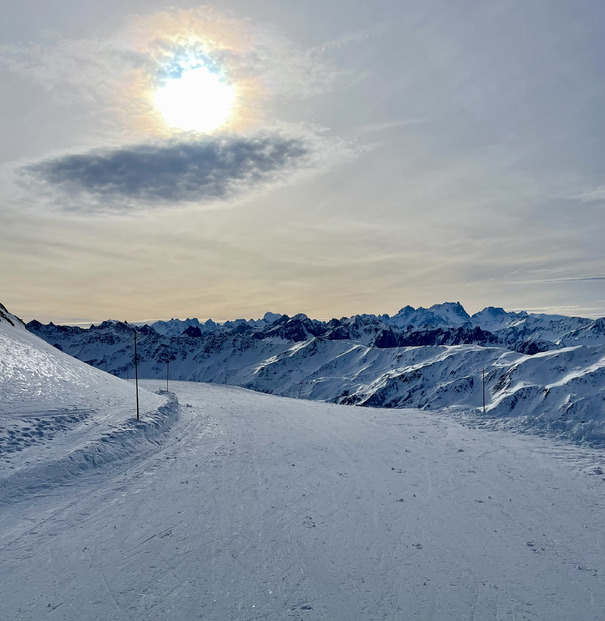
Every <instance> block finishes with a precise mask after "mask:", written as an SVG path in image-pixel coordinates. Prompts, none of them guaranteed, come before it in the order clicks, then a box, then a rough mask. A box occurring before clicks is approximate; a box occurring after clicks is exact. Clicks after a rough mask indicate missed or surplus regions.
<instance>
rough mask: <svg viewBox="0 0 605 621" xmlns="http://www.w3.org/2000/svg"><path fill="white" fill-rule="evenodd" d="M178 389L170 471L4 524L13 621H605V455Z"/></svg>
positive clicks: (2, 604) (94, 487) (20, 509)
mask: <svg viewBox="0 0 605 621" xmlns="http://www.w3.org/2000/svg"><path fill="white" fill-rule="evenodd" d="M145 385H146V386H147V387H148V388H151V389H157V388H161V387H162V383H160V382H152V381H149V382H145ZM171 389H172V390H174V392H175V393H176V395H177V397H178V399H179V401H180V404H181V413H180V418H179V419H178V421H177V422H174V423H173V425H172V427H171V428H170V430H169V431H168V433H167V435H165V436H164V438H163V440H162V441H161V442H160V443H159V445H158V447H157V449H156V450H155V452H153V453H152V454H149V453H147V454H146V455H143V456H141V457H140V458H139V460H138V461H136V462H134V463H133V462H132V461H131V462H128V463H127V464H126V465H125V466H124V467H123V468H121V469H119V468H117V469H115V470H112V471H107V472H106V473H105V476H104V477H97V478H90V477H80V478H74V479H72V480H71V482H70V484H69V486H67V487H66V486H65V485H63V486H61V487H52V486H49V487H47V488H46V490H45V492H44V494H38V495H36V496H33V495H32V496H29V497H27V496H26V497H24V498H23V499H21V500H20V501H19V502H15V503H13V504H10V505H7V506H4V507H0V576H2V579H1V580H0V618H2V619H7V620H12V619H29V620H38V619H48V620H51V619H63V620H71V619H74V620H76V619H78V620H81V619H87V620H89V621H95V620H112V619H115V620H130V619H132V620H134V619H137V620H149V621H152V620H157V619H179V620H188V619H203V620H253V619H269V620H271V619H280V620H281V619H283V620H304V621H313V620H319V619H325V620H332V621H338V620H343V621H344V620H355V619H360V620H362V619H363V620H365V619H371V620H378V619H380V620H383V619H384V620H404V619H405V620H410V619H413V620H416V619H426V620H429V619H438V620H441V619H445V620H448V619H451V620H459V619H475V620H480V619H485V620H504V619H506V620H508V619H510V620H513V619H515V620H519V619H527V620H531V621H538V620H543V621H555V620H557V619H561V620H563V619H574V620H576V621H582V620H589V619H590V620H596V619H603V610H605V601H604V600H605V597H604V593H605V589H604V588H603V587H604V586H605V585H604V579H603V578H604V576H605V562H604V559H605V554H604V547H605V546H604V541H603V535H602V532H603V515H604V513H603V509H604V504H605V503H604V500H603V490H605V477H604V476H603V473H602V470H600V468H599V466H598V464H599V463H602V461H601V459H602V451H598V450H592V449H586V448H581V447H577V446H572V445H566V444H563V443H557V442H554V441H550V440H547V439H541V438H535V437H524V436H522V435H518V434H515V435H514V434H510V433H506V432H498V431H491V432H488V431H485V430H481V429H469V428H467V427H464V426H462V425H461V424H459V423H458V422H457V421H455V420H452V419H451V418H449V419H448V418H447V417H446V416H442V415H439V414H427V413H425V412H420V411H418V410H379V409H371V408H353V407H347V406H337V405H331V404H324V403H317V402H306V401H298V400H292V399H286V398H280V397H274V396H268V395H262V394H258V393H253V392H250V391H247V390H243V389H238V388H232V387H226V386H218V385H205V384H195V383H186V382H178V383H177V382H175V383H173V384H172V386H171ZM117 439H119V438H117ZM116 441H117V440H116ZM45 442H46V444H45V446H46V447H48V451H49V452H52V451H53V437H52V436H48V437H45ZM9 458H10V455H9Z"/></svg>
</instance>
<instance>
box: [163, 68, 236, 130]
mask: <svg viewBox="0 0 605 621" xmlns="http://www.w3.org/2000/svg"><path fill="white" fill-rule="evenodd" d="M234 101H235V87H234V86H232V85H229V84H227V83H226V82H225V81H224V80H222V79H221V78H220V76H218V75H217V74H216V73H213V72H211V71H209V70H208V69H207V68H206V67H203V66H202V67H195V68H192V69H187V70H185V71H183V72H182V74H181V76H180V77H178V78H170V79H169V80H167V81H166V83H165V84H164V85H163V86H161V87H160V88H158V90H157V91H156V92H155V95H154V103H155V106H156V108H157V109H158V110H159V111H160V113H161V114H162V116H163V117H164V120H165V121H166V122H167V123H168V124H169V125H171V126H172V127H177V128H179V129H183V130H186V131H198V132H211V131H213V130H215V129H218V128H219V127H220V126H221V125H223V124H224V123H225V122H226V121H227V119H228V118H229V116H230V114H231V111H232V108H233V103H234Z"/></svg>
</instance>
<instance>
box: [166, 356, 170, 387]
mask: <svg viewBox="0 0 605 621" xmlns="http://www.w3.org/2000/svg"><path fill="white" fill-rule="evenodd" d="M169 375H170V358H167V359H166V392H168V376H169Z"/></svg>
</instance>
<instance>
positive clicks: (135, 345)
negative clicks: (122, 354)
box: [133, 330, 139, 420]
mask: <svg viewBox="0 0 605 621" xmlns="http://www.w3.org/2000/svg"><path fill="white" fill-rule="evenodd" d="M133 332H134V379H135V384H136V387H137V389H136V393H137V420H139V369H138V367H137V331H136V330H133Z"/></svg>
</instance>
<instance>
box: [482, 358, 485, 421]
mask: <svg viewBox="0 0 605 621" xmlns="http://www.w3.org/2000/svg"><path fill="white" fill-rule="evenodd" d="M481 378H482V380H483V382H482V383H483V413H484V414H485V369H482V370H481Z"/></svg>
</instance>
